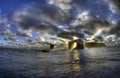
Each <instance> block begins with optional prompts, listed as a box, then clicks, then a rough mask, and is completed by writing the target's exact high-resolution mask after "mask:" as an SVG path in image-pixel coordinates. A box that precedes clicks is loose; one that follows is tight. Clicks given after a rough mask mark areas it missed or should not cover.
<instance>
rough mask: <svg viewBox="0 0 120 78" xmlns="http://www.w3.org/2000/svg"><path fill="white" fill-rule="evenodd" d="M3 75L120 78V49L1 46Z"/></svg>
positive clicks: (6, 77)
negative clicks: (4, 48)
mask: <svg viewBox="0 0 120 78" xmlns="http://www.w3.org/2000/svg"><path fill="white" fill-rule="evenodd" d="M0 78H120V48H119V47H108V48H91V49H81V50H73V51H70V50H62V51H50V52H47V53H43V52H40V51H25V50H3V49H0Z"/></svg>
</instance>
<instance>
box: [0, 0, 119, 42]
mask: <svg viewBox="0 0 120 78" xmlns="http://www.w3.org/2000/svg"><path fill="white" fill-rule="evenodd" d="M116 1H117V0H116ZM116 3H117V2H115V1H114V0H1V1H0V42H2V43H8V42H12V43H16V42H20V43H21V42H22V43H30V42H35V41H38V42H43V41H48V42H54V43H64V42H63V41H64V40H73V37H77V38H81V39H83V40H92V39H96V40H101V41H104V40H110V39H112V40H117V39H120V38H119V36H120V26H119V24H120V10H119V9H120V8H119V7H118V4H116Z"/></svg>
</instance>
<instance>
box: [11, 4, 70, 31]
mask: <svg viewBox="0 0 120 78" xmlns="http://www.w3.org/2000/svg"><path fill="white" fill-rule="evenodd" d="M70 18H71V16H69V15H68V14H67V13H65V12H63V11H62V10H61V9H59V8H57V7H55V6H53V5H48V4H47V5H38V4H35V5H34V4H32V5H28V6H25V7H23V8H21V9H19V10H17V11H16V12H15V13H14V15H13V20H14V21H15V22H16V23H17V25H18V26H19V27H21V28H23V29H35V30H40V31H42V30H45V31H46V32H47V31H49V30H52V31H58V30H59V29H58V27H57V25H59V24H60V25H64V24H65V23H66V24H68V22H69V21H70Z"/></svg>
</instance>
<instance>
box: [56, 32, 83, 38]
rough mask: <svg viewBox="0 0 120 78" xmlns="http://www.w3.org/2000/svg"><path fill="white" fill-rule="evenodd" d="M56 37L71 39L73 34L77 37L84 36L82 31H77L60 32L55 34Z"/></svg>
mask: <svg viewBox="0 0 120 78" xmlns="http://www.w3.org/2000/svg"><path fill="white" fill-rule="evenodd" d="M57 36H58V37H62V38H67V39H73V36H76V37H78V38H84V33H79V32H74V31H73V32H60V33H58V34H57Z"/></svg>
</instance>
